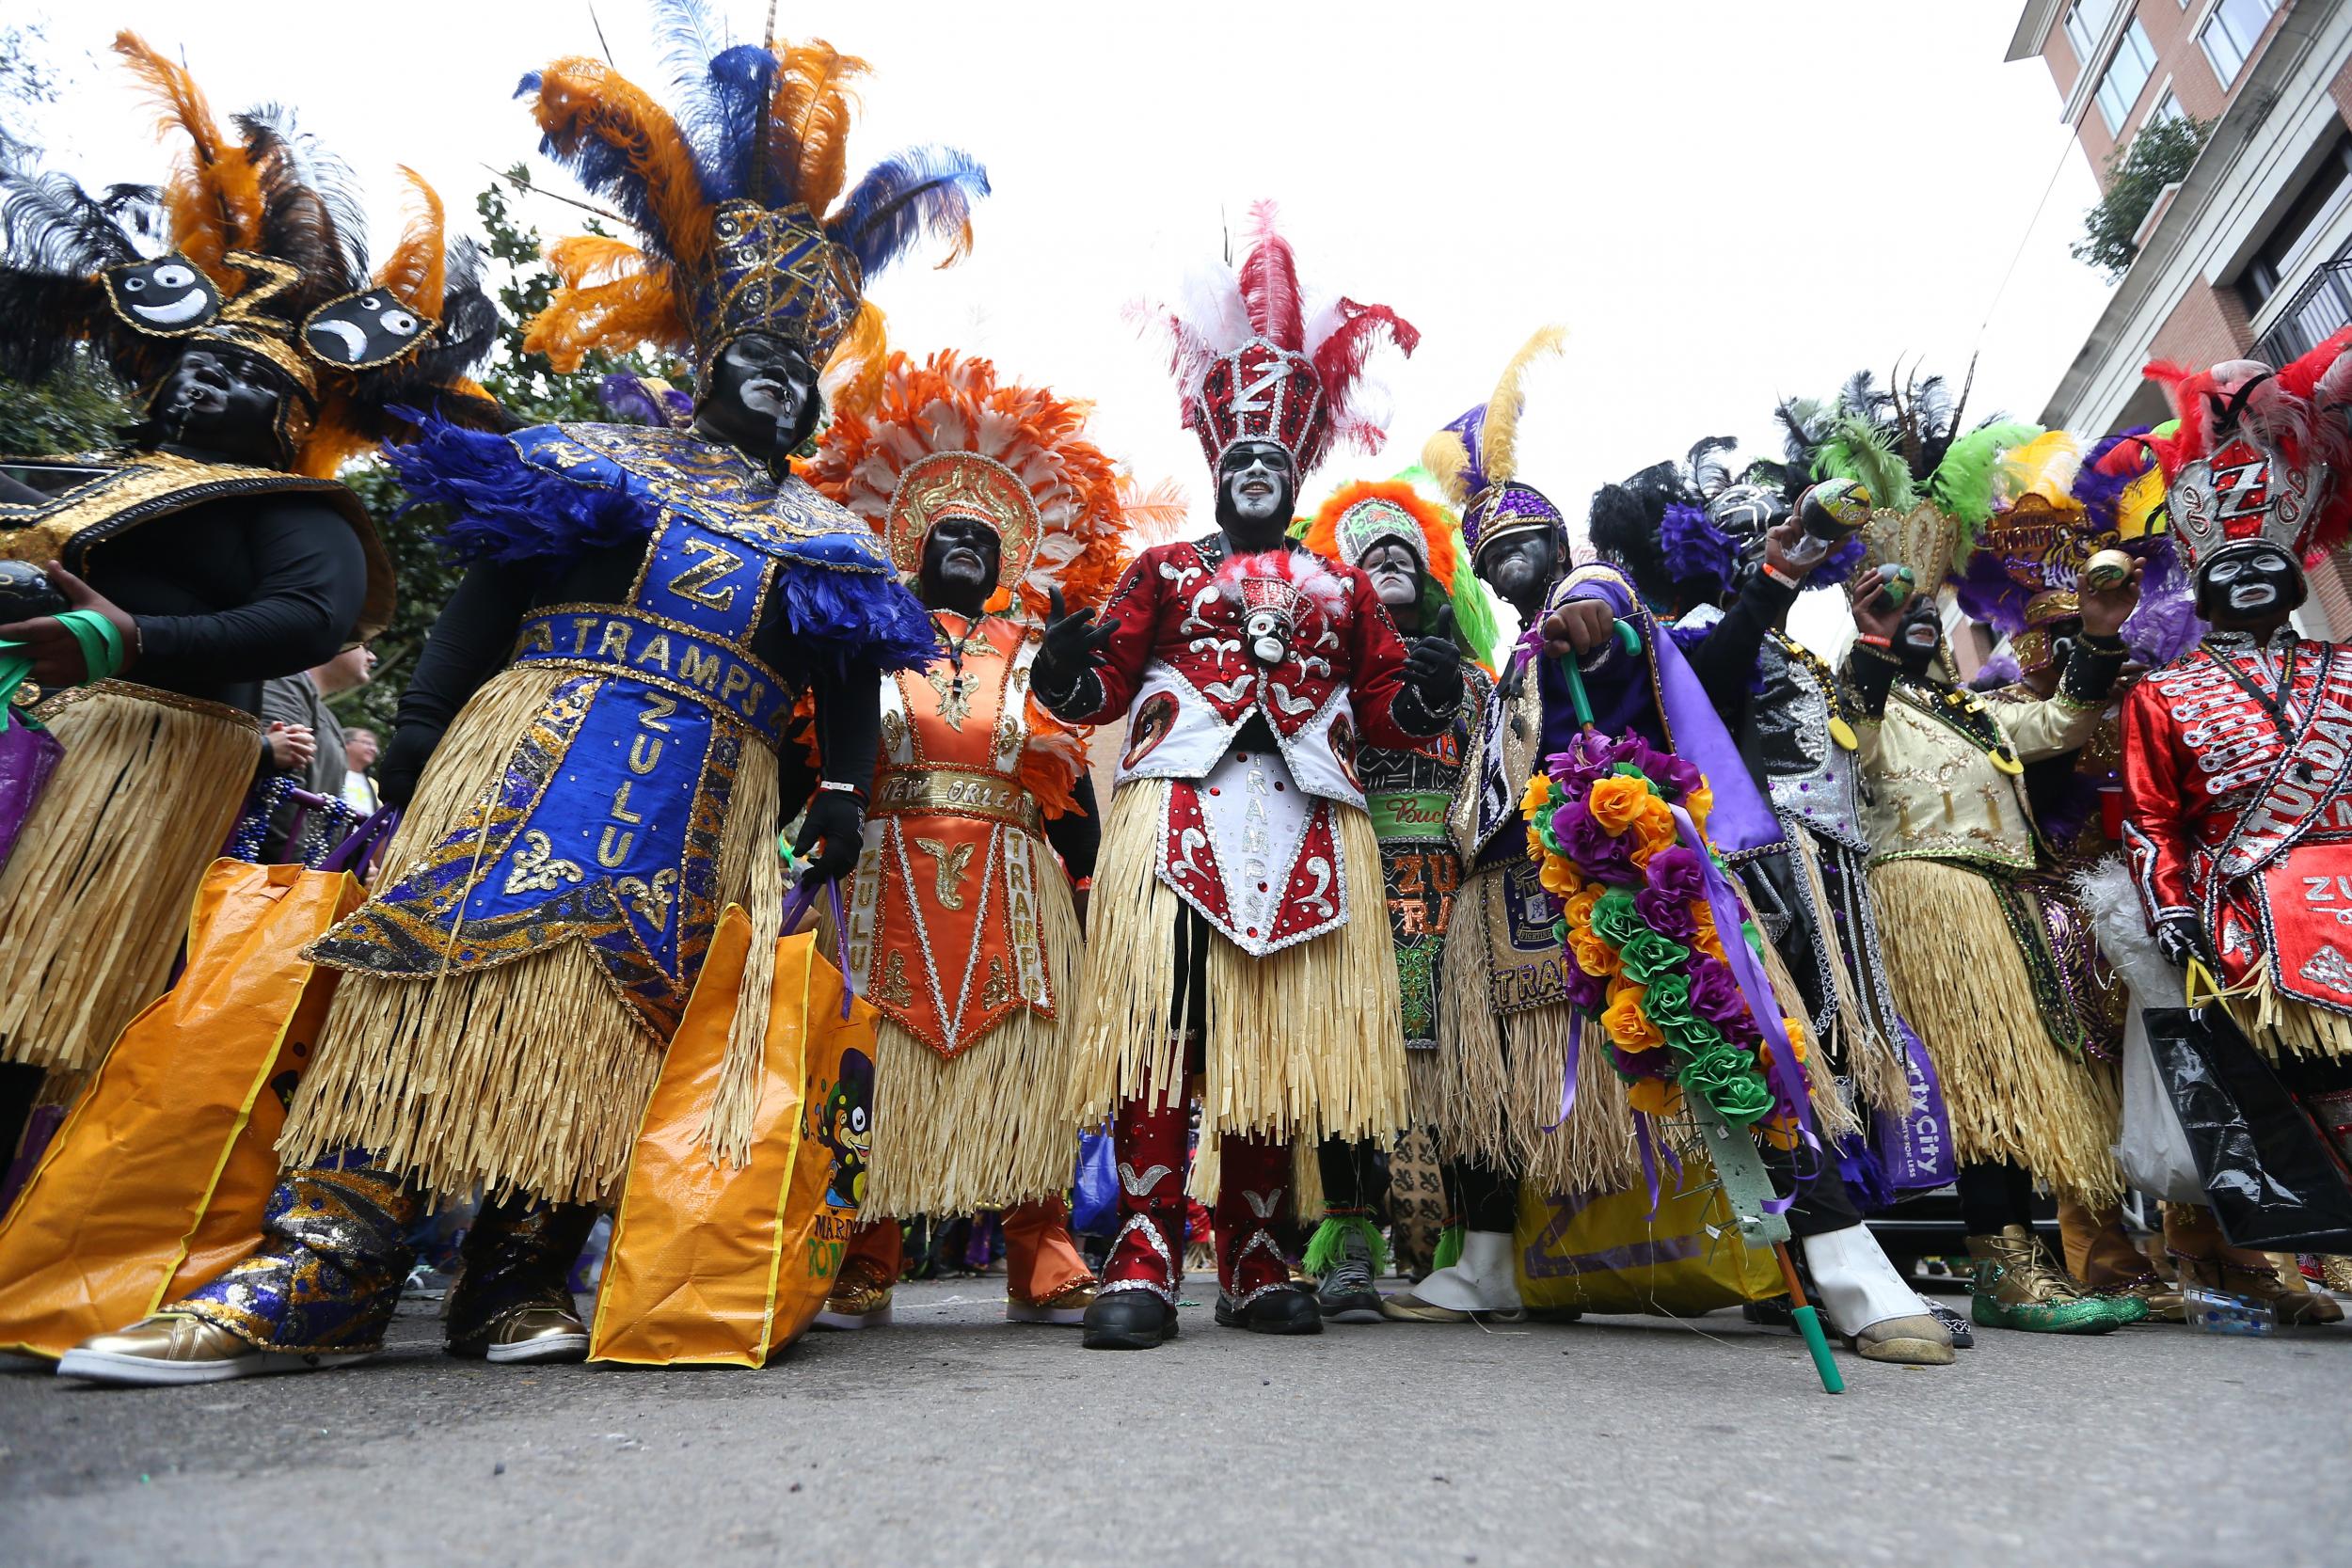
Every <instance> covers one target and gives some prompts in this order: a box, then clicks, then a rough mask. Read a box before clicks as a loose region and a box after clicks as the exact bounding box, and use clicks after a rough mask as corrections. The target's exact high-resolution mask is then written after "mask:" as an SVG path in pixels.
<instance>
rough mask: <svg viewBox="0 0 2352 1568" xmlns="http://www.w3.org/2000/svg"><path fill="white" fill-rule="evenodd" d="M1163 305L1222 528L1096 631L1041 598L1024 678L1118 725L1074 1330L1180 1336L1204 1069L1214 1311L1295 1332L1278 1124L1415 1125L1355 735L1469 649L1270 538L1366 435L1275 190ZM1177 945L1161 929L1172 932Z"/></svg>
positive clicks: (1370, 734) (1302, 1314)
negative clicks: (1105, 1249)
mask: <svg viewBox="0 0 2352 1568" xmlns="http://www.w3.org/2000/svg"><path fill="white" fill-rule="evenodd" d="M1196 297H1202V298H1205V299H1207V301H1208V303H1209V305H1210V307H1211V313H1209V314H1206V315H1200V316H1187V315H1183V314H1178V313H1174V312H1170V313H1169V315H1168V326H1169V328H1170V331H1171V335H1172V337H1173V339H1174V341H1175V362H1174V369H1175V372H1176V376H1177V380H1178V384H1179V386H1180V387H1181V388H1183V392H1184V421H1185V423H1186V424H1187V425H1189V426H1190V427H1191V428H1192V429H1193V431H1194V432H1195V433H1196V434H1197V435H1198V436H1200V445H1201V451H1202V452H1203V454H1204V455H1205V456H1206V457H1207V459H1208V461H1209V466H1210V468H1211V471H1212V472H1213V473H1214V474H1215V475H1216V486H1217V503H1216V521H1217V531H1216V533H1215V534H1214V535H1211V536H1209V537H1207V538H1203V539H1198V540H1194V541H1191V542H1188V543H1184V544H1177V545H1161V546H1153V547H1152V548H1150V549H1147V550H1145V551H1144V552H1143V553H1142V554H1141V555H1140V556H1139V557H1138V558H1137V559H1136V562H1135V563H1134V565H1132V566H1131V567H1130V568H1129V569H1128V570H1127V572H1126V574H1125V575H1124V576H1123V577H1122V578H1120V582H1119V586H1118V588H1117V589H1116V590H1115V591H1114V592H1113V594H1111V597H1110V600H1109V602H1108V603H1107V604H1106V605H1105V607H1104V611H1103V620H1102V624H1101V625H1100V626H1095V625H1093V617H1092V615H1091V614H1090V613H1089V612H1088V611H1086V610H1075V611H1072V612H1070V613H1068V614H1067V615H1064V614H1063V613H1061V611H1060V610H1059V608H1058V607H1057V610H1056V611H1055V617H1054V619H1053V621H1052V622H1051V623H1050V624H1049V625H1048V626H1047V628H1046V632H1045V646H1044V649H1043V651H1042V652H1041V654H1040V655H1039V657H1038V660H1037V664H1036V667H1035V671H1034V684H1035V689H1036V691H1037V693H1038V695H1039V697H1040V698H1041V700H1042V701H1044V702H1045V703H1046V705H1048V706H1049V707H1051V708H1052V709H1053V710H1054V711H1055V712H1056V713H1057V714H1059V715H1060V716H1061V717H1062V718H1063V719H1065V720H1067V721H1071V722H1074V723H1089V724H1093V723H1104V722H1107V721H1110V720H1112V719H1115V718H1118V717H1120V716H1121V715H1124V716H1125V717H1126V720H1127V738H1126V744H1125V748H1124V750H1123V751H1122V752H1121V754H1120V763H1119V768H1118V772H1117V776H1116V777H1117V787H1116V792H1115V793H1114V795H1113V796H1112V800H1111V805H1110V811H1109V815H1108V818H1107V822H1106V824H1105V827H1104V844H1103V853H1102V858H1101V861H1100V863H1099V867H1098V869H1097V872H1096V875H1095V886H1094V890H1093V894H1092V897H1091V900H1090V905H1089V915H1088V918H1089V925H1090V927H1091V928H1090V931H1089V942H1088V944H1087V966H1086V977H1085V979H1084V981H1083V982H1082V983H1081V985H1080V988H1079V990H1080V998H1081V1000H1080V1003H1079V1038H1078V1044H1077V1058H1076V1063H1075V1069H1074V1070H1075V1072H1076V1074H1077V1085H1076V1089H1075V1098H1076V1102H1077V1104H1078V1106H1079V1108H1080V1112H1081V1119H1083V1120H1084V1121H1086V1122H1088V1123H1089V1124H1091V1123H1096V1122H1099V1121H1100V1120H1101V1119H1102V1118H1103V1117H1104V1116H1105V1115H1108V1116H1111V1117H1114V1118H1115V1119H1114V1141H1115V1145H1116V1148H1117V1153H1118V1159H1119V1162H1120V1180H1121V1192H1120V1204H1121V1209H1122V1212H1123V1213H1124V1215H1125V1223H1124V1224H1123V1225H1122V1227H1120V1232H1119V1236H1118V1238H1117V1241H1116V1243H1115V1244H1114V1246H1113V1248H1112V1252H1111V1257H1110V1259H1109V1262H1108V1265H1107V1266H1106V1268H1105V1270H1104V1275H1105V1279H1104V1286H1103V1290H1102V1294H1101V1296H1100V1297H1099V1298H1098V1299H1097V1300H1096V1302H1095V1304H1094V1306H1093V1307H1090V1308H1089V1309H1088V1312H1087V1320H1086V1343H1087V1344H1088V1345H1089V1346H1092V1347H1096V1348H1103V1349H1136V1348H1144V1347H1149V1346H1152V1345H1156V1344H1158V1343H1160V1342H1161V1341H1162V1340H1163V1339H1164V1338H1167V1337H1168V1335H1170V1334H1172V1333H1173V1332H1174V1331H1175V1329H1176V1293H1177V1284H1178V1280H1179V1277H1180V1271H1179V1263H1178V1259H1179V1258H1180V1256H1181V1253H1180V1252H1179V1250H1178V1249H1179V1248H1181V1247H1182V1246H1183V1244H1184V1241H1183V1237H1182V1234H1181V1231H1180V1228H1179V1227H1180V1226H1181V1224H1182V1221H1183V1218H1184V1175H1183V1173H1184V1168H1185V1164H1186V1159H1185V1148H1184V1144H1185V1126H1184V1124H1185V1103H1184V1102H1185V1085H1186V1077H1187V1074H1188V1072H1189V1071H1193V1070H1200V1071H1204V1072H1205V1074H1206V1082H1205V1087H1204V1089H1203V1092H1202V1096H1201V1103H1202V1107H1203V1111H1202V1127H1201V1134H1200V1153H1199V1158H1198V1162H1197V1164H1196V1165H1195V1171H1194V1181H1195V1185H1196V1186H1197V1187H1198V1188H1199V1189H1200V1196H1202V1197H1203V1199H1204V1200H1206V1201H1210V1202H1212V1203H1213V1205H1214V1212H1215V1215H1216V1243H1217V1265H1218V1275H1219V1280H1218V1283H1219V1285H1220V1287H1221V1291H1220V1293H1219V1297H1218V1304H1217V1313H1216V1315H1217V1320H1218V1322H1219V1323H1227V1324H1233V1325H1238V1326H1241V1327H1245V1328H1250V1329H1255V1330H1258V1331H1260V1332H1266V1333H1283V1334H1295V1333H1312V1332H1316V1331H1318V1330H1320V1329H1321V1327H1322V1326H1323V1320H1322V1318H1321V1316H1320V1315H1319V1314H1318V1313H1317V1311H1316V1308H1315V1303H1314V1301H1313V1299H1312V1298H1311V1297H1310V1296H1309V1295H1308V1294H1307V1293H1306V1292H1305V1291H1300V1290H1299V1289H1297V1288H1296V1287H1295V1286H1294V1285H1293V1284H1292V1283H1291V1279H1290V1269H1289V1265H1288V1263H1287V1262H1286V1261H1285V1259H1283V1257H1282V1254H1281V1251H1280V1249H1279V1246H1278V1244H1277V1243H1276V1241H1275V1230H1274V1227H1276V1226H1277V1225H1278V1224H1279V1223H1280V1221H1281V1218H1282V1216H1283V1214H1284V1212H1285V1209H1286V1205H1285V1202H1284V1199H1285V1198H1286V1197H1293V1196H1295V1186H1296V1181H1295V1178H1294V1176H1293V1174H1292V1168H1291V1159H1292V1148H1291V1146H1292V1143H1293V1140H1295V1139H1296V1140H1304V1141H1305V1142H1306V1143H1307V1144H1308V1145H1309V1146H1310V1147H1312V1146H1313V1145H1314V1144H1316V1143H1319V1142H1320V1141H1321V1140H1322V1139H1324V1138H1326V1137H1331V1136H1338V1137H1348V1138H1357V1137H1376V1138H1383V1139H1386V1138H1390V1137H1392V1136H1394V1135H1395V1133H1396V1132H1397V1131H1398V1130H1399V1129H1401V1128H1403V1127H1404V1126H1405V1125H1406V1119H1407V1115H1408V1107H1407V1104H1406V1069H1405V1050H1404V1041H1403V1038H1402V1036H1401V1033H1400V1031H1399V1027H1398V1018H1399V1008H1398V1003H1397V990H1396V964H1395V958H1394V955H1393V953H1392V951H1391V947H1390V944H1389V940H1388V921H1387V919H1386V918H1385V914H1384V911H1383V910H1382V908H1381V904H1382V899H1381V881H1380V875H1379V865H1380V859H1379V843H1378V840H1377V838H1376V837H1375V834H1374V832H1373V828H1372V822H1371V818H1370V816H1368V815H1367V813H1366V812H1365V809H1364V796H1363V790H1362V786H1361V784H1360V783H1359V778H1358V775H1357V772H1356V751H1357V748H1358V746H1359V744H1362V743H1369V744H1372V745H1377V746H1390V747H1406V746H1413V745H1416V744H1420V743H1422V742H1425V741H1427V740H1429V739H1430V738H1432V737H1433V736H1438V735H1440V734H1442V733H1444V731H1445V730H1446V727H1447V726H1448V724H1449V723H1450V722H1451V721H1452V720H1453V717H1454V711H1455V709H1456V707H1457V706H1458V705H1459V704H1460V700H1461V691H1462V674H1461V670H1460V663H1461V657H1460V653H1459V650H1458V649H1457V648H1456V647H1455V646H1454V643H1453V641H1451V640H1450V639H1447V638H1445V637H1441V636H1424V637H1422V638H1420V639H1418V640H1417V641H1415V642H1414V643H1413V644H1412V647H1411V651H1410V653H1409V654H1408V653H1407V652H1406V646H1405V644H1404V643H1403V642H1402V641H1400V640H1399V639H1398V637H1397V634H1396V629H1395V626H1394V624H1393V623H1392V622H1391V619H1390V617H1389V614H1388V612H1387V611H1386V610H1383V609H1382V608H1381V606H1380V600H1379V596H1378V595H1377V594H1375V592H1374V590H1373V586H1372V583H1371V581H1370V580H1369V579H1368V578H1366V577H1365V576H1364V574H1363V573H1362V572H1360V571H1359V570H1358V569H1356V568H1355V567H1352V566H1347V565H1336V566H1335V565H1331V564H1328V563H1326V562H1320V561H1318V560H1317V559H1316V558H1315V557H1314V556H1313V555H1311V554H1309V553H1308V552H1307V551H1305V550H1304V549H1302V548H1299V547H1297V546H1295V545H1294V543H1293V542H1292V541H1291V540H1290V539H1289V538H1288V537H1287V536H1286V535H1287V531H1288V529H1289V526H1290V522H1291V515H1292V511H1293V507H1294V505H1295V500H1296V498H1297V493H1298V485H1299V483H1300V482H1301V480H1302V479H1304V477H1305V476H1306V474H1307V473H1308V472H1310V471H1311V470H1312V469H1313V468H1314V467H1315V466H1316V465H1317V464H1318V463H1319V462H1321V460H1322V459H1323V457H1324V455H1325V454H1326V453H1327V451H1329V449H1330V447H1331V446H1332V444H1333V443H1334V442H1335V441H1347V442H1351V443H1354V444H1357V445H1361V446H1369V445H1372V444H1375V443H1376V442H1377V440H1378V438H1379V429H1378V426H1377V425H1376V423H1375V422H1374V421H1373V420H1372V419H1371V417H1370V416H1369V415H1368V414H1366V413H1365V412H1364V411H1363V410H1362V408H1361V407H1360V405H1359V404H1358V403H1357V402H1356V392H1357V387H1358V382H1359V378H1360V376H1361V373H1362V371H1363V368H1364V364H1365V361H1366V360H1367V359H1368V358H1369V356H1370V355H1371V353H1372V350H1373V349H1374V347H1375V345H1376V344H1377V342H1378V341H1379V340H1380V339H1382V338H1384V337H1386V338H1389V339H1391V340H1392V341H1395V342H1396V343H1397V344H1398V346H1399V347H1400V348H1403V349H1406V350H1408V351H1409V350H1410V349H1411V347H1412V346H1413V344H1414V342H1415V341H1416V337H1417V335H1416V334H1415V332H1414V331H1413V329H1412V327H1411V326H1410V325H1407V324H1406V322H1405V321H1404V320H1403V319H1402V318H1400V317H1398V316H1397V315H1396V314H1395V313H1394V312H1393V311H1391V310H1389V309H1386V308H1385V307H1381V306H1367V305H1359V304H1358V303H1356V302H1355V301H1353V300H1349V299H1344V298H1341V299H1335V300H1333V301H1332V302H1330V303H1329V304H1328V305H1325V306H1321V307H1311V306H1310V305H1309V303H1308V302H1307V301H1306V299H1305V298H1304V297H1303V295H1302V293H1301V290H1300V287H1299V282H1298V276H1297V272H1296V267H1295V261H1294V259H1293V256H1292V253H1291V248H1290V245H1288V244H1287V243H1286V242H1285V241H1283V240H1282V239H1281V237H1280V236H1279V234H1277V233H1276V232H1275V229H1274V211H1273V208H1272V205H1271V204H1270V203H1263V202H1262V203H1260V204H1258V206H1257V207H1256V208H1255V209H1253V212H1252V214H1251V224H1250V235H1249V250H1248V254H1247V255H1246V256H1245V257H1244V258H1243V261H1242V263H1241V267H1240V270H1239V273H1238V275H1237V276H1236V275H1233V274H1221V275H1220V276H1219V277H1217V278H1216V280H1215V281H1214V283H1212V284H1211V285H1209V286H1208V288H1207V289H1206V290H1205V291H1202V292H1201V293H1200V294H1198V295H1197V296H1196ZM1171 938H1172V939H1173V940H1172V942H1171Z"/></svg>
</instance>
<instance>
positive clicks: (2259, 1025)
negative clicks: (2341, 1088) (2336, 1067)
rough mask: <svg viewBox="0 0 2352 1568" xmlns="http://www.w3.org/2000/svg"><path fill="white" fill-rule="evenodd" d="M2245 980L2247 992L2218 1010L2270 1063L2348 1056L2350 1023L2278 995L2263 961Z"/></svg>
mask: <svg viewBox="0 0 2352 1568" xmlns="http://www.w3.org/2000/svg"><path fill="white" fill-rule="evenodd" d="M2248 980H2249V984H2250V989H2249V990H2247V991H2246V992H2245V993H2244V994H2241V995H2233V996H2231V997H2229V998H2227V999H2226V1000H2225V1001H2224V1003H2223V1006H2226V1007H2227V1008H2228V1009H2229V1013H2230V1019H2231V1022H2234V1023H2235V1024H2236V1025H2237V1026H2238V1028H2239V1030H2240V1031H2241V1032H2242V1033H2243V1034H2244V1035H2245V1036H2246V1037H2247V1038H2248V1039H2249V1040H2251V1041H2253V1043H2254V1046H2255V1048H2256V1049H2257V1050H2259V1051H2260V1052H2262V1053H2263V1054H2264V1055H2265V1056H2267V1057H2269V1058H2270V1060H2271V1061H2273V1062H2278V1061H2280V1060H2281V1059H2283V1058H2285V1057H2288V1056H2310V1057H2316V1058H2318V1059H2320V1060H2322V1061H2334V1060H2337V1059H2339V1058H2342V1057H2344V1056H2352V1018H2346V1017H2344V1015H2343V1014H2342V1013H2331V1012H2329V1011H2328V1009H2327V1008H2325V1007H2314V1006H2312V1005H2311V1004H2310V1003H2308V1002H2303V1001H2298V1000H2297V999H2296V998H2295V997H2292V996H2288V995H2285V994H2283V993H2282V992H2280V990H2279V988H2278V987H2277V986H2275V985H2273V984H2271V980H2270V965H2269V963H2268V962H2267V961H2266V960H2265V961H2264V962H2262V963H2259V964H2257V965H2255V966H2254V973H2253V974H2250V975H2249V976H2248Z"/></svg>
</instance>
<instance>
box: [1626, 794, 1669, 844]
mask: <svg viewBox="0 0 2352 1568" xmlns="http://www.w3.org/2000/svg"><path fill="white" fill-rule="evenodd" d="M1633 832H1634V833H1635V835H1636V836H1638V837H1639V838H1640V839H1641V841H1642V847H1643V848H1645V849H1648V850H1651V851H1656V850H1660V849H1667V848H1672V847H1674V845H1675V844H1676V843H1677V830H1676V828H1675V814H1674V812H1673V810H1672V809H1671V808H1669V807H1668V806H1667V804H1666V802H1665V801H1663V800H1660V799H1659V798H1658V797H1657V796H1655V795H1652V796H1650V797H1648V799H1647V800H1646V801H1645V804H1644V806H1643V810H1642V815H1641V816H1640V817H1639V818H1637V819H1636V820H1635V822H1634V824H1633Z"/></svg>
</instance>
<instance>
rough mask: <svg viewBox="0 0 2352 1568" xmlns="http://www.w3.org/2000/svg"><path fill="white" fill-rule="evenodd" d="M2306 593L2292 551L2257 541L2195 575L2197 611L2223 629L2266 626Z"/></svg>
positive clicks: (2307, 592)
mask: <svg viewBox="0 0 2352 1568" xmlns="http://www.w3.org/2000/svg"><path fill="white" fill-rule="evenodd" d="M2310 592H2311V588H2310V585H2309V584H2308V583H2307V582H2306V581H2305V580H2304V577H2303V570H2302V568H2301V567H2300V566H2298V565H2296V562H2295V558H2294V557H2293V556H2290V555H2289V554H2287V552H2286V551H2284V550H2282V549H2280V548H2279V546H2276V545H2268V544H2265V545H2258V546H2254V547H2253V548H2251V549H2246V550H2239V551H2235V552H2233V553H2232V554H2229V555H2225V556H2223V557H2221V559H2219V560H2217V561H2216V562H2213V563H2212V564H2211V565H2209V566H2207V567H2206V568H2205V569H2204V570H2203V571H2202V572H2201V573H2199V574H2198V578H2197V613H2198V614H2200V615H2201V616H2203V617H2204V618H2205V619H2206V620H2208V621H2211V622H2212V623H2213V624H2214V625H2215V626H2221V627H2224V628H2231V627H2240V626H2265V625H2267V624H2269V623H2271V622H2274V621H2277V620H2279V619H2280V617H2282V616H2284V615H2287V614H2289V613H2291V612H2292V611H2294V610H2296V609H2297V608H2298V607H2300V606H2301V604H2302V603H2303V600H2304V599H2305V598H2306V597H2307V596H2309V594H2310Z"/></svg>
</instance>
